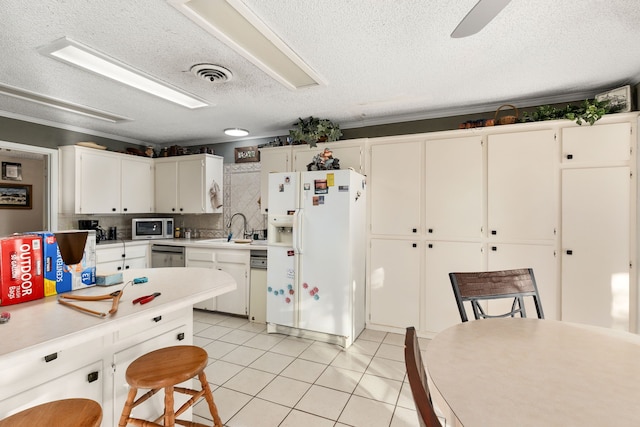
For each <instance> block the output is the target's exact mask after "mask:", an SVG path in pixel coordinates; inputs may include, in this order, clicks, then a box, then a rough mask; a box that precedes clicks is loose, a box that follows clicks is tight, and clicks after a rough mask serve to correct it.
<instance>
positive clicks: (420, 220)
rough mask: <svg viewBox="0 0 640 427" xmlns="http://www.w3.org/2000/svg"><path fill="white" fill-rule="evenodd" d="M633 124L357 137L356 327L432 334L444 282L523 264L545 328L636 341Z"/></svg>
mask: <svg viewBox="0 0 640 427" xmlns="http://www.w3.org/2000/svg"><path fill="white" fill-rule="evenodd" d="M637 117H638V114H637V113H622V114H615V115H610V116H605V117H604V118H603V119H601V120H600V121H598V122H597V123H596V124H595V125H594V126H589V125H582V126H578V125H577V124H575V123H573V122H570V121H566V120H561V121H551V122H538V123H527V124H517V125H509V126H496V127H493V128H477V129H472V130H457V131H446V132H434V133H427V134H419V135H408V136H396V137H384V138H372V139H369V140H368V141H367V144H368V156H369V158H368V159H367V165H368V169H367V176H368V181H369V195H370V197H369V203H370V206H369V221H370V233H369V249H368V266H369V272H368V284H367V285H368V293H367V307H368V327H370V328H375V329H382V330H391V331H402V329H404V328H405V327H407V326H411V325H413V326H416V328H417V329H418V331H419V332H420V333H421V334H422V335H425V336H429V335H433V334H435V333H437V332H439V331H441V330H443V329H445V328H447V327H448V326H451V325H453V324H456V323H459V322H460V317H459V315H458V312H457V307H456V304H455V300H454V296H453V292H452V290H451V284H450V282H449V277H448V273H449V272H452V271H484V270H499V269H508V268H523V267H532V268H533V269H534V273H535V275H536V279H537V283H538V288H539V291H540V294H541V299H542V303H543V308H544V312H545V317H546V318H547V319H561V320H568V321H575V322H581V323H588V324H595V325H600V326H606V327H612V328H618V329H623V330H630V331H634V332H635V331H636V330H637V329H638V328H637V314H636V311H637V306H638V293H637V288H638V284H637V274H636V273H635V269H636V268H635V258H636V251H635V246H636V240H637V236H636V229H637V227H636V202H637V199H638V197H637V194H636V192H637V186H636V173H635V171H636V154H635V150H636V145H637V132H636V129H637ZM488 310H489V311H494V310H495V311H499V310H500V307H499V305H489V307H488ZM528 312H529V313H535V310H534V309H533V307H528Z"/></svg>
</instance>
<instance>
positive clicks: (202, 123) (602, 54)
mask: <svg viewBox="0 0 640 427" xmlns="http://www.w3.org/2000/svg"><path fill="white" fill-rule="evenodd" d="M212 1H213V0H212ZM243 2H244V3H245V4H246V5H247V6H248V7H249V8H250V9H251V10H252V11H253V12H254V13H255V14H256V15H257V16H259V17H260V18H261V19H262V20H263V22H264V23H265V24H266V25H267V26H268V27H270V28H271V29H272V30H273V31H274V32H275V33H276V34H277V35H278V36H279V37H280V38H281V39H282V40H283V41H284V42H285V43H287V44H288V45H289V47H291V48H292V49H293V50H294V51H295V52H296V53H297V54H298V55H299V56H300V57H301V58H302V59H303V60H304V61H305V62H306V63H307V64H308V65H310V66H311V67H312V68H313V69H314V70H315V71H317V72H318V73H319V74H320V75H321V76H322V77H323V78H324V79H325V80H326V82H327V83H328V84H327V85H326V86H322V87H315V88H310V89H300V90H297V91H292V90H289V89H287V88H285V87H284V86H283V85H281V84H280V83H278V82H276V81H275V80H273V79H272V78H271V77H269V76H268V75H267V74H265V73H264V72H262V71H261V70H260V69H258V68H257V67H256V66H254V65H253V64H252V63H250V62H249V61H247V60H246V59H245V58H243V57H242V56H240V55H238V54H237V53H236V52H235V51H233V50H232V49H231V48H229V47H228V46H227V45H225V44H223V43H221V42H220V41H218V40H216V39H215V38H214V37H213V36H211V35H210V34H209V33H207V32H205V31H204V30H203V29H202V28H200V27H199V26H197V25H196V24H195V23H193V22H192V21H191V20H189V19H188V18H186V17H185V16H184V15H182V14H181V13H180V12H179V11H177V10H176V9H175V8H174V7H172V6H171V5H169V4H168V3H167V2H166V1H165V0H140V1H131V0H39V1H24V0H0V6H1V8H2V17H3V19H2V25H1V26H0V52H1V53H2V59H1V60H0V83H2V84H7V85H11V86H15V87H18V88H21V89H26V90H28V91H32V92H36V93H39V94H43V95H46V96H49V97H54V98H58V99H62V100H64V101H68V102H72V103H75V104H81V105H85V106H89V107H92V108H96V109H99V110H104V111H108V112H111V113H114V114H117V115H121V116H125V117H129V118H131V119H132V120H131V121H129V122H124V123H118V124H110V123H106V122H102V121H100V120H96V119H92V118H88V117H83V116H79V115H76V114H73V113H68V112H63V111H57V110H54V109H52V108H50V107H45V106H39V105H35V104H32V103H29V102H27V101H24V100H20V99H15V98H11V97H8V96H5V95H0V115H4V116H8V117H15V118H22V119H27V120H33V121H36V122H39V123H45V124H53V125H55V126H61V127H67V128H69V129H79V130H82V131H84V132H88V133H92V134H96V135H101V136H110V137H115V138H116V139H121V140H124V141H130V142H139V143H147V142H149V143H157V144H166V143H183V144H185V145H188V144H191V143H204V142H208V143H215V142H223V141H228V140H230V137H227V136H225V135H224V134H223V129H224V128H227V127H241V128H245V129H249V130H250V131H251V135H250V138H257V137H269V136H275V135H283V134H286V133H287V129H289V128H290V127H291V125H292V123H293V122H295V121H296V119H297V118H298V117H307V116H310V115H313V116H316V117H321V118H329V119H332V120H333V121H335V122H337V123H339V124H340V125H341V126H342V127H343V128H352V127H360V126H366V125H373V124H382V123H390V122H398V121H404V120H415V119H420V118H428V117H442V116H448V115H454V114H461V113H473V112H480V111H489V110H493V109H495V108H497V106H499V105H501V104H503V103H506V102H509V103H515V104H516V106H519V107H524V106H531V105H537V104H541V103H550V102H556V101H558V102H561V101H569V100H575V99H581V98H586V97H592V96H593V94H595V93H598V92H601V91H604V90H608V89H612V88H615V87H617V86H621V85H623V84H629V83H631V84H635V83H637V82H638V81H639V80H640V7H638V1H637V0H581V1H570V0H563V1H558V0H537V1H524V0H513V1H512V2H511V3H510V4H509V5H507V7H506V8H505V9H504V10H503V11H502V12H501V13H500V14H499V15H498V16H497V17H496V18H495V19H494V20H493V21H492V22H490V23H489V25H488V26H487V27H485V28H484V29H483V30H482V31H481V32H479V33H478V34H476V35H474V36H471V37H468V38H463V39H452V38H450V37H449V35H450V33H451V31H452V30H453V29H454V28H455V27H456V25H457V24H458V22H459V21H460V20H461V19H462V18H463V17H464V16H465V15H466V13H467V12H468V11H469V10H470V9H471V8H472V7H473V6H474V4H475V3H476V0H455V1H449V2H443V1H436V0H396V1H392V0H357V1H356V0H324V1H318V0H269V1H264V0H243ZM64 36H66V37H69V38H71V39H74V40H76V41H78V42H81V43H83V44H86V45H89V46H92V47H93V48H95V49H96V50H98V51H101V52H103V53H105V54H107V55H109V56H111V57H114V58H117V59H118V60H120V61H122V62H124V63H126V64H128V65H130V66H132V67H134V68H137V69H139V70H142V71H144V72H146V73H148V74H150V75H152V76H154V77H156V78H158V79H160V80H163V81H165V82H168V83H170V84H172V85H174V86H177V87H179V88H181V89H183V90H185V91H187V92H190V93H193V94H195V95H197V96H199V97H201V98H204V99H205V100H207V101H208V102H210V103H211V104H212V106H210V107H206V108H204V109H199V110H189V109H186V108H183V107H180V106H177V105H174V104H172V103H169V102H167V101H164V100H162V99H159V98H156V97H154V96H151V95H148V94H145V93H143V92H139V91H137V90H135V89H131V88H128V87H126V86H122V85H119V84H117V83H115V82H113V81H111V80H107V79H105V78H101V77H99V76H96V75H94V74H91V73H88V72H84V71H81V70H78V69H76V68H73V67H71V66H69V65H66V64H64V63H61V62H58V61H55V60H53V59H51V58H49V57H46V56H43V55H42V54H40V53H38V51H37V48H38V47H41V46H43V45H46V44H49V43H51V42H52V41H54V40H56V39H59V38H61V37H64ZM203 62H207V63H214V64H218V65H222V66H224V67H226V68H228V69H230V70H231V71H232V73H233V79H232V80H231V81H229V82H227V83H224V84H212V83H208V82H206V81H204V80H202V79H199V78H196V77H195V76H194V75H193V74H191V73H190V72H189V68H190V67H191V66H192V65H194V64H198V63H203Z"/></svg>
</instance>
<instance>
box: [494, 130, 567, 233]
mask: <svg viewBox="0 0 640 427" xmlns="http://www.w3.org/2000/svg"><path fill="white" fill-rule="evenodd" d="M487 139H488V153H487V157H488V167H487V182H488V188H487V204H488V206H487V210H488V215H487V221H488V233H489V238H491V239H494V240H500V241H505V240H518V241H533V242H542V241H549V242H550V241H553V240H554V238H555V233H556V230H557V225H556V222H557V212H558V211H557V205H558V203H557V199H558V186H557V179H556V168H557V166H556V165H557V162H556V142H555V132H554V131H553V130H536V131H527V132H517V133H504V134H496V135H489V136H488V138H487Z"/></svg>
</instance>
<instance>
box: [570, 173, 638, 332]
mask: <svg viewBox="0 0 640 427" xmlns="http://www.w3.org/2000/svg"><path fill="white" fill-rule="evenodd" d="M630 185H631V178H630V170H629V168H628V167H611V168H590V169H565V170H564V171H563V172H562V188H563V194H564V196H563V200H562V319H563V320H567V321H570V322H579V323H588V324H591V325H596V326H604V327H609V328H615V329H622V330H629V329H630V327H631V325H630V324H629V319H630V317H629V311H630V291H631V290H630V288H629V285H630V277H629V275H630V268H629V265H630V262H631V254H630V239H631V228H630V205H629V204H630V197H629V196H630Z"/></svg>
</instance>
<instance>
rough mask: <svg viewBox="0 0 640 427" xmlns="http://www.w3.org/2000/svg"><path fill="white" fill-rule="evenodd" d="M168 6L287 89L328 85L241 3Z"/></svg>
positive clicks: (176, 2)
mask: <svg viewBox="0 0 640 427" xmlns="http://www.w3.org/2000/svg"><path fill="white" fill-rule="evenodd" d="M168 2H169V3H170V4H171V5H172V6H173V7H175V8H176V9H178V10H179V11H180V12H182V13H184V14H185V15H186V16H187V17H188V18H189V19H191V20H192V21H194V22H195V23H196V24H198V25H200V26H201V27H202V28H204V29H205V30H207V32H209V33H211V34H213V36H215V37H216V38H217V39H219V40H221V41H222V42H224V43H226V44H227V45H228V46H229V47H231V48H232V49H234V50H235V51H236V52H238V53H239V54H240V55H242V56H244V57H245V58H246V59H248V60H249V61H251V62H252V63H253V64H255V65H256V66H257V67H259V68H260V69H262V70H263V71H264V72H266V73H267V74H269V75H270V76H271V77H273V78H274V79H276V80H277V81H279V82H280V83H282V84H283V85H285V86H287V87H288V88H290V89H300V88H303V87H311V86H319V85H325V84H326V83H325V82H324V81H323V79H322V78H321V77H320V76H319V75H318V74H317V73H316V72H315V71H314V70H313V69H312V68H311V67H309V66H308V65H307V64H306V63H305V62H304V61H303V60H302V59H301V58H300V57H299V56H298V55H297V54H296V53H295V52H294V51H293V50H291V48H290V47H289V46H287V44H286V43H285V42H283V41H282V40H281V39H280V38H279V37H278V36H277V35H276V34H275V33H274V32H273V31H271V29H270V28H269V27H267V26H266V25H265V24H264V22H262V20H260V18H258V17H257V16H256V15H255V14H254V13H253V12H252V11H251V10H250V9H249V8H248V7H247V6H245V5H244V3H242V2H241V1H240V0H168Z"/></svg>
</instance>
